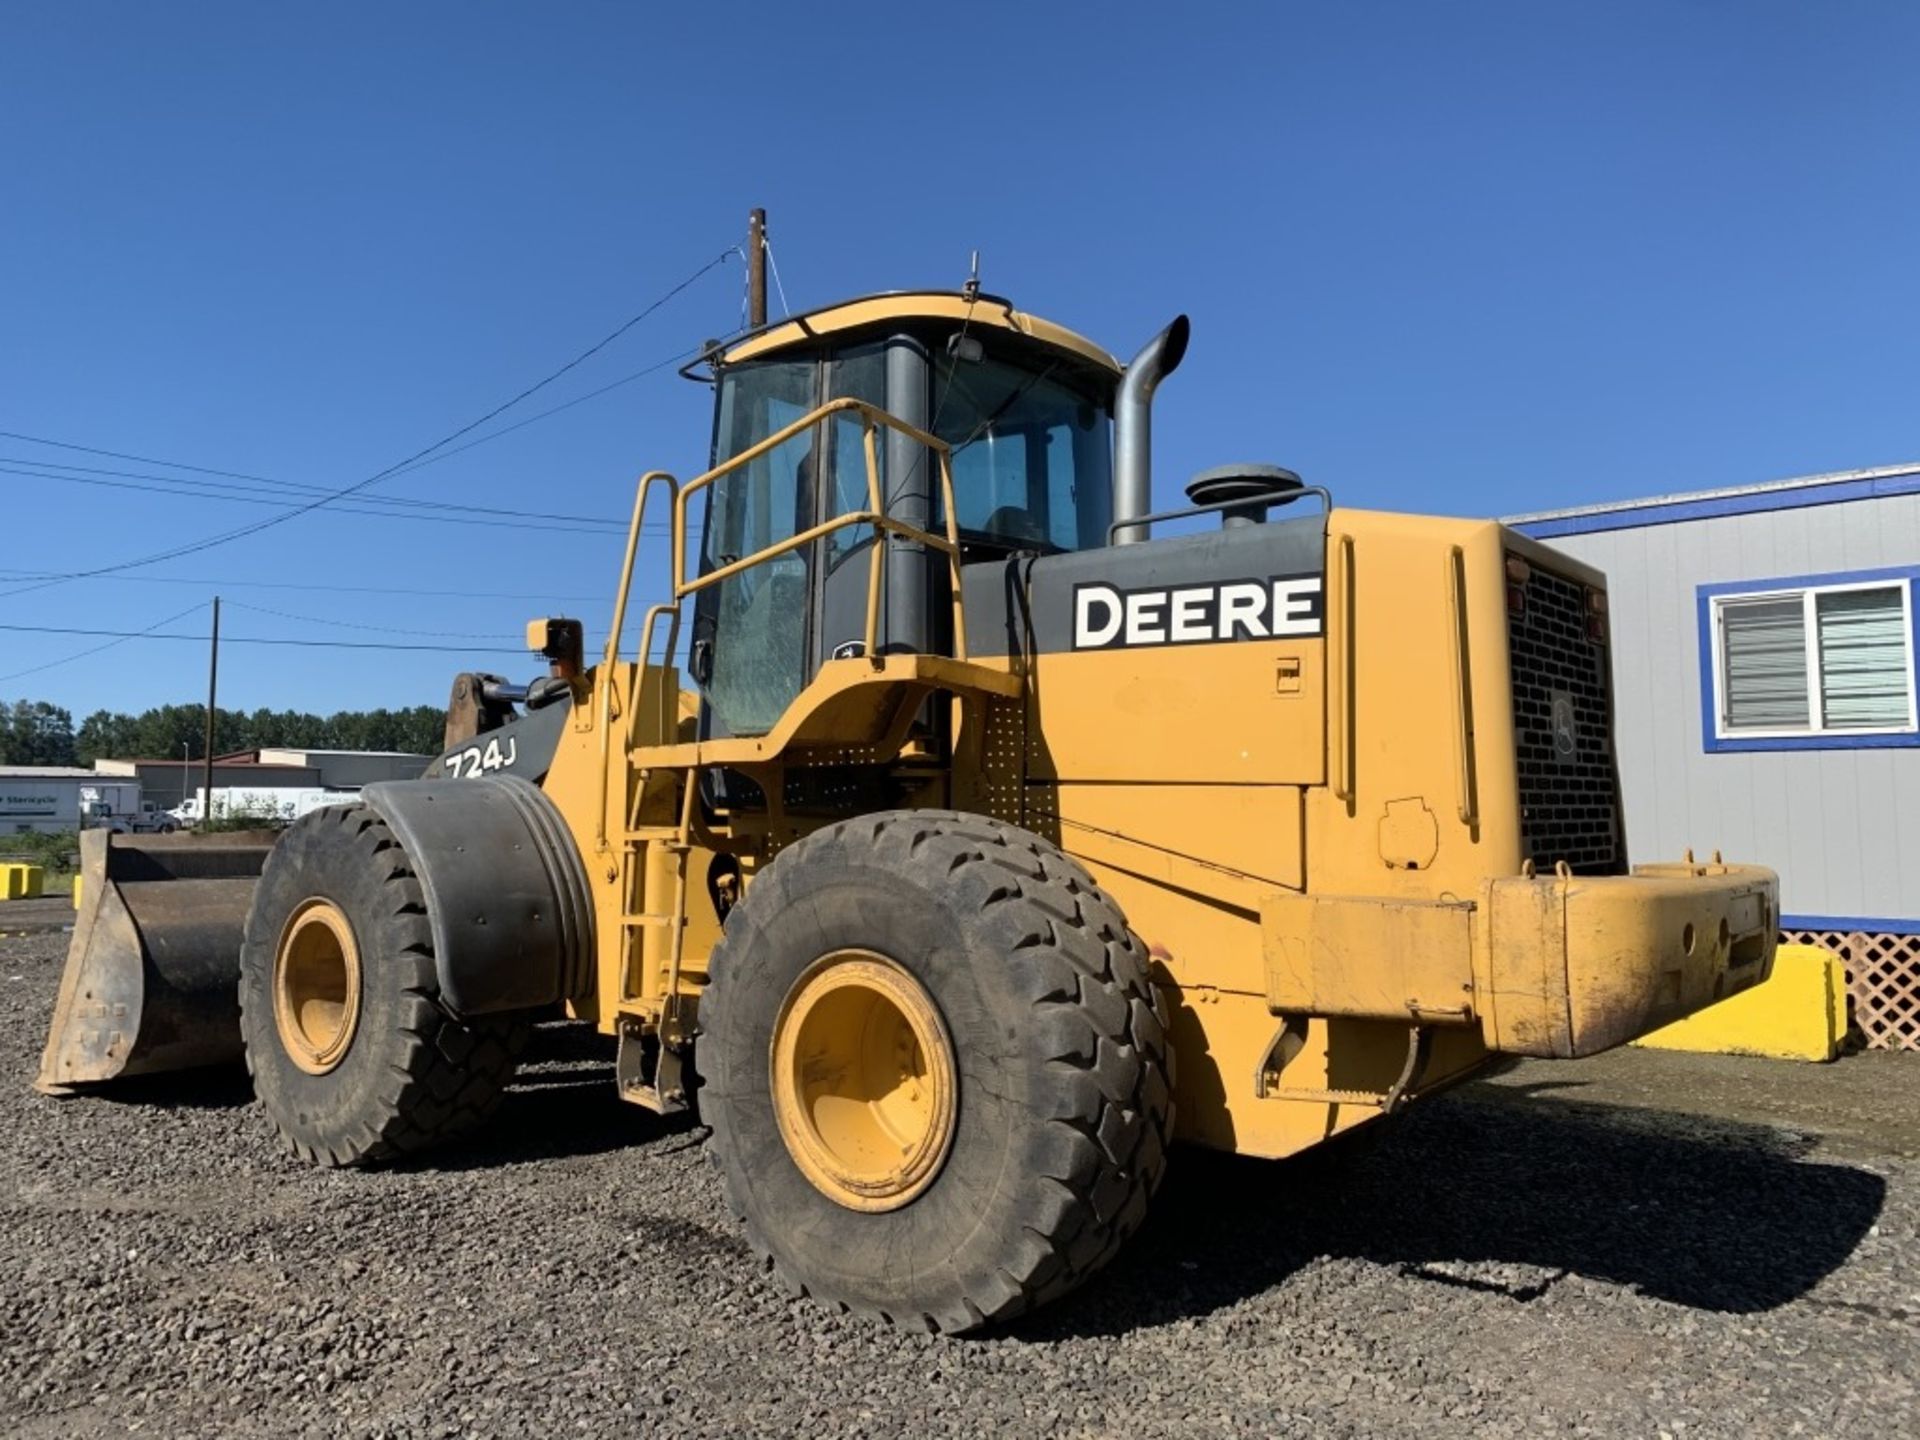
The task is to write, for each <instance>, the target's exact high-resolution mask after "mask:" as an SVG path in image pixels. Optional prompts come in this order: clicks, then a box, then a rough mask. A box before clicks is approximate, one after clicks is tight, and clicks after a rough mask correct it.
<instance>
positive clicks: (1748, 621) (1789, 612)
mask: <svg viewBox="0 0 1920 1440" xmlns="http://www.w3.org/2000/svg"><path fill="white" fill-rule="evenodd" d="M1720 645H1721V655H1722V663H1723V665H1724V667H1725V671H1724V673H1725V693H1724V694H1723V695H1722V696H1721V697H1720V703H1721V719H1722V722H1723V723H1724V725H1725V727H1726V728H1727V729H1728V730H1792V729H1804V728H1806V727H1807V725H1808V724H1810V723H1811V707H1810V706H1809V705H1808V703H1807V619H1806V607H1805V604H1804V602H1803V600H1802V599H1801V597H1800V596H1798V595H1793V596H1787V597H1784V598H1779V599H1772V600H1742V601H1737V602H1733V601H1730V602H1728V603H1726V604H1724V605H1723V606H1721V609H1720Z"/></svg>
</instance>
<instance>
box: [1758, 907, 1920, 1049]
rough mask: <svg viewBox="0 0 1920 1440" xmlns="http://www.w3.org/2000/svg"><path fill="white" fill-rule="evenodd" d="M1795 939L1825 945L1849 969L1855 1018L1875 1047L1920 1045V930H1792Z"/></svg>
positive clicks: (1787, 935) (1790, 939)
mask: <svg viewBox="0 0 1920 1440" xmlns="http://www.w3.org/2000/svg"><path fill="white" fill-rule="evenodd" d="M1780 938H1781V939H1782V940H1784V941H1786V942H1787V943H1788V944H1791V945H1823V946H1825V947H1826V948H1827V949H1829V950H1831V951H1833V953H1834V954H1836V955H1838V956H1839V957H1840V963H1841V964H1842V965H1844V966H1845V967H1846V971H1847V995H1848V997H1849V998H1850V999H1851V1000H1852V1001H1853V1005H1852V1009H1853V1023H1854V1024H1855V1025H1857V1026H1859V1027H1860V1033H1861V1034H1862V1035H1864V1036H1865V1037H1866V1041H1867V1048H1868V1049H1870V1050H1920V935H1864V934H1861V933H1860V932H1859V931H1857V930H1856V931H1853V932H1850V933H1846V934H1842V933H1840V932H1839V931H1834V930H1788V931H1785V932H1783V933H1782V934H1781V936H1780Z"/></svg>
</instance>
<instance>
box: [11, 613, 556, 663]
mask: <svg viewBox="0 0 1920 1440" xmlns="http://www.w3.org/2000/svg"><path fill="white" fill-rule="evenodd" d="M199 608H200V607H199V606H197V605H196V606H195V607H194V609H196V610H197V609H199ZM185 613H189V614H190V613H192V612H191V611H189V612H185ZM174 618H175V619H178V618H179V617H178V616H175V617H174ZM166 623H167V622H166V621H164V620H162V621H160V622H158V624H156V625H154V626H152V627H150V628H148V629H146V630H97V629H91V628H88V627H85V626H79V625H11V624H3V623H0V630H7V631H12V632H14V633H17V634H25V635H111V636H113V637H114V639H115V640H116V641H119V640H191V641H194V642H195V643H197V644H204V643H205V642H206V640H207V637H206V636H205V635H158V634H155V633H153V632H154V631H155V630H157V629H158V628H159V626H160V625H164V624H166ZM220 643H221V644H222V645H281V646H290V647H293V648H295V649H302V650H428V651H435V652H438V653H440V654H448V655H470V654H474V653H476V652H478V653H481V654H487V655H506V654H516V655H520V654H525V653H526V646H525V645H523V644H517V645H405V644H391V643H384V642H381V641H373V640H304V639H297V638H295V637H292V636H282V635H222V636H221V637H220ZM98 648H99V649H101V650H104V649H106V648H107V647H106V646H104V645H102V646H100V647H98ZM70 658H72V659H79V658H80V657H79V656H77V655H76V656H72V657H70ZM53 663H55V664H60V663H64V662H62V661H55V662H53ZM19 673H25V672H19ZM0 678H6V677H0Z"/></svg>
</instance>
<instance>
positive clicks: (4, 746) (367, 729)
mask: <svg viewBox="0 0 1920 1440" xmlns="http://www.w3.org/2000/svg"><path fill="white" fill-rule="evenodd" d="M445 728H446V713H445V712H444V711H442V710H441V709H440V708H439V707H438V706H434V705H412V706H409V707H407V708H406V709H404V710H388V709H384V708H382V709H378V710H340V711H336V712H335V713H334V714H332V715H328V716H325V717H322V716H319V715H310V714H308V713H306V712H305V711H302V710H268V709H266V708H264V707H263V708H261V709H258V710H255V711H254V712H253V713H252V714H248V713H246V712H244V711H240V710H226V709H221V710H216V711H215V712H214V733H213V748H214V753H215V754H217V755H230V754H232V753H234V752H235V751H243V750H260V749H289V750H400V751H405V752H407V753H410V754H414V755H434V754H437V753H439V751H440V749H441V738H442V735H443V733H444V731H445ZM206 736H207V707H206V706H204V705H156V706H154V707H153V708H152V709H151V710H143V711H141V712H140V713H139V714H138V715H123V714H121V713H119V712H118V711H112V710H96V711H94V712H93V713H92V714H91V715H89V716H87V718H86V720H85V721H84V722H83V723H82V724H81V726H80V730H79V733H78V734H77V735H76V734H75V732H74V729H73V717H72V716H71V715H70V714H69V713H68V712H67V711H65V710H62V709H59V708H58V707H57V706H54V705H49V704H47V703H46V702H45V701H41V700H19V701H15V702H13V703H12V704H11V705H9V704H7V703H5V702H0V763H4V764H8V765H74V764H80V765H91V764H93V762H94V761H96V760H178V759H179V758H180V757H181V755H182V753H183V750H184V753H185V754H186V755H188V756H189V757H190V758H192V759H195V760H199V759H203V758H204V757H205V755H206V753H207V749H206V747H207V739H206Z"/></svg>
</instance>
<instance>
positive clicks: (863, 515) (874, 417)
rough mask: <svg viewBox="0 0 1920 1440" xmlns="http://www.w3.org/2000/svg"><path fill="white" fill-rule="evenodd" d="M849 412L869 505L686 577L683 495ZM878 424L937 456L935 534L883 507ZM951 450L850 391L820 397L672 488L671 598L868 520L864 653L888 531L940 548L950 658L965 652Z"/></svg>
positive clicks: (875, 631) (872, 628) (874, 640)
mask: <svg viewBox="0 0 1920 1440" xmlns="http://www.w3.org/2000/svg"><path fill="white" fill-rule="evenodd" d="M848 413H851V414H855V415H858V416H859V417H860V425H861V430H862V432H863V435H862V438H863V440H864V445H863V449H864V451H865V460H866V467H867V508H866V509H864V510H849V511H847V512H845V513H844V514H841V515H837V516H835V517H834V518H833V519H831V520H826V521H822V522H821V523H820V524H818V525H812V526H809V527H808V528H807V529H805V530H802V531H800V532H799V533H798V534H795V535H790V536H788V537H787V538H786V539H784V540H779V541H775V542H774V543H773V544H771V545H768V546H765V547H763V548H762V549H760V550H757V551H755V552H754V553H753V554H751V555H747V556H744V557H742V558H741V559H738V560H733V561H729V562H728V563H727V564H725V565H722V566H719V567H718V568H716V569H713V570H709V571H707V572H706V573H705V574H703V575H697V576H695V577H693V578H692V579H691V580H690V579H688V578H687V501H688V500H689V499H691V498H692V497H693V496H694V495H696V494H698V493H699V492H700V491H702V490H705V489H706V488H707V487H708V486H709V485H711V484H713V482H714V481H716V480H718V479H720V478H721V477H722V476H723V475H727V474H730V473H732V472H733V471H735V470H738V469H740V468H741V467H742V466H744V465H750V464H752V463H753V462H754V461H755V460H757V459H759V458H760V457H761V456H762V455H765V454H766V453H768V452H769V451H771V450H774V449H777V448H778V447H780V446H781V445H784V444H786V442H787V441H789V440H791V439H793V437H794V436H796V435H799V434H802V433H803V432H805V431H807V430H809V429H811V428H813V427H814V426H817V425H819V424H820V423H821V422H823V421H825V420H827V419H829V418H831V417H832V416H834V415H840V414H848ZM881 427H884V428H886V429H888V430H894V431H898V432H899V433H900V434H902V435H905V436H907V437H908V438H909V439H911V440H914V441H916V442H917V443H919V444H921V445H925V446H926V447H927V448H928V449H930V450H932V451H933V452H934V454H935V455H936V457H938V461H939V469H940V501H941V507H942V511H943V513H944V516H945V519H946V532H947V533H946V534H945V535H936V534H934V533H933V532H931V531H928V530H922V529H920V528H919V527H918V526H915V525H909V524H907V523H905V522H904V521H900V520H895V519H893V518H892V517H891V516H889V515H888V514H887V513H886V499H885V497H884V496H883V495H882V494H881V492H880V459H879V449H878V446H877V444H876V442H875V435H876V432H877V430H878V429H879V428H881ZM951 453H952V447H951V446H949V445H948V444H947V443H946V442H945V441H944V440H941V439H940V438H939V437H938V436H936V435H930V434H928V433H927V432H926V431H925V430H922V429H920V428H919V427H918V426H915V425H909V424H908V423H907V422H906V421H904V420H901V419H899V418H898V417H896V416H894V415H891V414H889V413H888V412H887V411H885V410H882V409H881V408H880V407H879V406H877V405H869V404H868V403H867V402H866V401H864V400H856V399H854V398H853V397H851V396H846V397H843V398H841V399H838V400H829V401H828V402H827V403H826V404H824V405H821V406H819V407H817V408H815V409H813V410H810V411H808V412H807V413H806V414H805V415H802V416H801V417H800V418H799V419H798V420H795V421H794V422H793V423H792V424H790V425H786V426H784V427H782V428H781V429H779V430H776V431H774V433H773V434H771V435H769V436H767V437H766V438H765V439H764V440H760V441H758V442H756V443H755V444H753V445H750V446H748V447H747V448H746V449H745V450H742V451H741V452H740V453H739V454H738V455H735V456H733V457H732V458H730V459H728V460H725V461H723V462H721V463H720V464H718V465H716V466H714V467H713V469H711V470H709V471H707V472H706V473H705V474H704V475H697V476H695V477H694V478H693V479H691V480H689V481H688V482H687V483H686V484H685V485H682V486H680V487H678V488H677V489H676V490H675V492H674V499H673V598H674V599H675V600H676V601H677V600H684V599H685V598H686V597H687V596H689V595H692V594H694V593H695V592H697V591H700V590H704V589H705V588H706V587H708V586H709V585H717V584H719V583H720V582H721V581H722V580H725V579H728V578H729V577H731V576H734V575H738V574H739V573H740V572H741V571H743V570H749V569H752V568H753V567H754V566H755V565H764V564H765V563H766V562H767V561H769V560H772V559H775V558H777V557H779V556H781V555H785V554H788V553H789V552H791V551H794V550H798V549H800V548H802V547H803V546H806V545H811V544H812V543H813V542H814V541H816V540H818V539H820V538H821V537H822V536H825V535H829V534H832V533H833V532H834V531H835V530H844V529H846V528H848V527H850V526H854V525H871V526H872V527H873V528H874V530H875V532H876V533H875V535H874V544H873V554H872V556H871V557H870V558H869V561H868V565H869V567H870V568H869V570H868V576H867V625H866V646H867V655H868V656H869V657H870V658H873V659H876V660H877V659H878V656H877V655H876V654H875V651H876V649H877V648H878V642H879V629H880V600H881V597H882V595H883V594H884V593H885V570H884V567H885V564H886V558H885V557H886V549H887V547H886V543H885V538H884V537H885V536H886V535H898V536H900V537H901V538H902V539H906V540H911V541H913V542H915V543H916V544H920V545H927V546H930V547H932V548H933V549H935V550H938V551H940V552H942V553H943V554H944V555H945V556H946V557H947V566H948V570H949V572H950V575H951V578H952V583H953V621H954V626H953V637H954V638H953V654H954V658H955V659H956V660H964V659H966V658H967V641H966V628H965V612H964V609H963V606H962V600H961V594H960V523H959V517H958V516H957V515H956V514H955V512H954V503H953V467H952V465H951V464H950V463H949V460H950V456H951Z"/></svg>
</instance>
